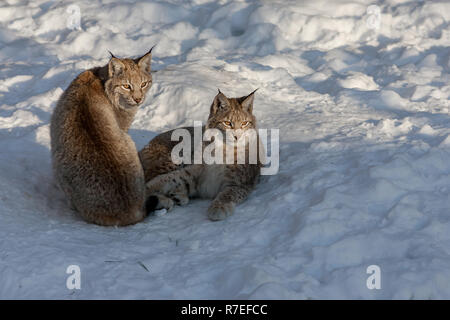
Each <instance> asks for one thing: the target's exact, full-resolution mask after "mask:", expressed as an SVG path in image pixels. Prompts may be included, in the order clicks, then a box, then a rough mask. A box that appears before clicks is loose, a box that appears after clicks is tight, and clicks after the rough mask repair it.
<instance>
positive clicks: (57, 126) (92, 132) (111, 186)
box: [50, 50, 152, 226]
mask: <svg viewBox="0 0 450 320" xmlns="http://www.w3.org/2000/svg"><path fill="white" fill-rule="evenodd" d="M150 63H151V50H150V51H149V52H148V53H146V54H145V55H144V56H142V57H140V58H138V59H119V58H116V57H114V56H112V57H111V59H110V61H109V63H108V64H107V65H106V66H104V67H97V68H93V69H90V70H87V71H84V72H83V73H81V74H80V75H79V76H78V77H77V78H76V79H75V80H73V81H72V83H71V84H70V85H69V87H68V88H67V89H66V91H64V93H63V94H62V96H61V97H60V99H59V101H58V103H57V105H56V108H55V110H54V112H53V115H52V119H51V125H50V135H51V152H52V163H53V169H54V174H55V177H56V180H57V182H58V183H59V185H60V186H61V188H62V190H63V191H64V192H65V194H66V196H67V198H68V200H69V202H70V204H71V206H72V207H73V208H74V209H75V210H77V211H78V212H79V213H80V214H81V216H82V217H83V218H84V219H85V220H86V221H88V222H92V223H96V224H99V225H105V226H115V225H118V226H124V225H129V224H133V223H136V222H138V221H140V220H142V219H143V218H144V217H145V212H144V210H143V207H144V201H145V180H144V171H143V169H142V165H141V162H140V160H139V157H138V152H137V150H136V147H135V144H134V142H133V140H131V138H130V136H129V135H128V134H127V132H128V128H129V127H130V125H131V122H132V121H133V119H134V115H135V114H136V112H137V110H138V108H139V105H141V104H142V102H143V101H144V98H145V94H146V93H147V91H148V90H149V88H150V87H151V85H152V76H151V74H150Z"/></svg>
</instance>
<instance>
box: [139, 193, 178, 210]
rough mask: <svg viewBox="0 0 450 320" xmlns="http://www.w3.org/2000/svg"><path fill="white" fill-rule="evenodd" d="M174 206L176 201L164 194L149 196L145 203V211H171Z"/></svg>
mask: <svg viewBox="0 0 450 320" xmlns="http://www.w3.org/2000/svg"><path fill="white" fill-rule="evenodd" d="M173 206H174V201H173V200H172V199H170V198H167V197H166V196H164V195H162V194H152V195H149V196H148V198H147V201H146V202H145V211H146V212H147V214H148V213H150V212H153V211H155V210H160V209H166V210H167V211H170V210H171V209H172V208H173Z"/></svg>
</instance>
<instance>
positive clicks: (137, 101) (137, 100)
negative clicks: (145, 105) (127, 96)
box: [133, 98, 142, 103]
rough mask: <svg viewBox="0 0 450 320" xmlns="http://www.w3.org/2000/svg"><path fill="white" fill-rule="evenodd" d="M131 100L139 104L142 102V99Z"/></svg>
mask: <svg viewBox="0 0 450 320" xmlns="http://www.w3.org/2000/svg"><path fill="white" fill-rule="evenodd" d="M133 99H134V101H135V102H136V103H140V102H141V101H142V98H133Z"/></svg>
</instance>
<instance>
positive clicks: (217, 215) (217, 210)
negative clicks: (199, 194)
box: [208, 202, 234, 221]
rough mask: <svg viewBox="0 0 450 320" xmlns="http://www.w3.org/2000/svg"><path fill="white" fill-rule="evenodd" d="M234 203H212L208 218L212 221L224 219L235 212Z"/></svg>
mask: <svg viewBox="0 0 450 320" xmlns="http://www.w3.org/2000/svg"><path fill="white" fill-rule="evenodd" d="M233 211H234V204H233V203H230V202H227V203H214V202H213V203H212V204H211V206H210V207H209V208H208V218H209V219H210V220H212V221H219V220H223V219H225V218H226V217H229V216H231V215H232V214H233Z"/></svg>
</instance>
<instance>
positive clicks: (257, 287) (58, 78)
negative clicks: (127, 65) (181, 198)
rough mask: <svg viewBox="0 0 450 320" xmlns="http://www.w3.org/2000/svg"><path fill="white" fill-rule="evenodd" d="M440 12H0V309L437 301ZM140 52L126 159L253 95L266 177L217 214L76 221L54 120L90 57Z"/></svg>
mask: <svg viewBox="0 0 450 320" xmlns="http://www.w3.org/2000/svg"><path fill="white" fill-rule="evenodd" d="M73 4H75V5H77V6H78V8H79V9H80V13H81V26H80V27H81V28H80V29H79V30H72V29H70V28H68V23H69V21H71V20H70V19H72V17H73V16H71V15H73V11H69V12H68V11H67V9H68V7H69V6H70V5H73ZM370 5H378V6H379V8H380V11H381V20H380V24H379V28H378V29H376V28H374V27H373V24H371V23H370V21H371V20H370V19H369V18H372V19H373V18H374V17H370V14H367V8H368V7H369V6H370ZM375 18H376V17H375ZM449 19H450V2H449V1H447V0H440V1H439V0H435V1H406V0H404V1H397V0H386V1H382V0H378V1H376V0H373V1H366V0H347V1H338V0H333V1H330V0H328V1H325V0H318V1H302V0H298V1H250V0H248V1H228V0H219V1H209V0H192V1H181V0H180V1H178V0H170V1H164V2H163V1H139V0H129V1H113V0H89V1H87V0H84V1H80V0H78V1H76V2H70V1H51V0H33V1H24V0H3V1H2V2H1V3H0V150H1V153H0V241H1V242H0V298H2V299H6V298H8V299H9V298H12V299H16V298H24V299H35V298H43V299H56V298H59V299H100V298H114V299H131V298H136V299H188V298H192V299H234V298H237V299H335V298H340V299H440V298H447V299H449V298H450V209H449V208H450V200H449V199H450V198H449V193H450V177H449V174H450V161H449V156H450V116H449V95H450V84H449V70H450V48H449V47H448V44H449V43H450V28H449ZM372 22H373V21H372ZM155 44H157V46H156V47H155V49H154V51H153V52H154V55H153V64H152V67H153V70H154V84H153V87H152V88H151V90H150V91H149V94H148V96H147V99H146V101H145V103H144V105H143V106H142V107H141V109H140V110H139V112H138V114H137V116H136V119H135V121H134V123H133V125H132V129H131V130H130V134H131V136H132V137H133V139H134V140H135V141H136V145H137V146H138V148H141V147H142V146H144V145H145V144H146V143H147V142H148V141H149V140H150V139H151V138H152V137H154V136H155V134H157V133H160V132H162V131H165V130H168V129H172V128H175V127H178V126H183V125H192V124H193V121H195V120H202V121H205V120H206V117H207V115H208V111H209V106H210V103H211V101H212V99H213V97H214V95H215V94H216V92H217V88H220V89H221V91H223V92H224V93H225V94H226V95H228V96H230V97H233V96H242V95H245V94H248V93H249V92H251V91H252V90H254V89H256V88H259V90H258V91H257V93H256V98H255V106H254V110H255V114H256V116H257V118H258V119H259V127H260V128H268V129H271V128H279V129H280V169H279V172H278V173H277V174H276V175H272V176H264V177H263V178H262V179H261V182H260V184H259V185H258V186H257V188H256V189H255V190H254V192H253V193H252V194H251V196H250V197H249V199H248V200H247V201H246V202H244V203H243V204H242V205H239V206H238V207H237V209H236V212H235V214H234V215H233V216H232V217H229V218H228V219H226V220H224V221H221V222H211V221H209V220H208V219H207V215H206V209H207V206H208V203H209V201H207V200H194V201H192V202H191V203H190V204H189V205H188V206H187V207H176V208H175V209H174V210H172V211H170V212H168V213H167V214H164V215H162V214H158V215H154V216H151V217H149V218H147V219H146V220H145V221H144V222H142V223H139V224H136V225H134V226H130V227H124V228H106V227H100V226H96V225H92V224H87V223H85V222H84V221H83V220H81V218H80V217H79V216H78V215H77V214H76V213H75V212H73V211H71V210H70V209H69V207H68V205H67V204H66V201H65V198H64V195H63V194H62V193H61V191H59V190H58V189H57V188H56V187H55V184H54V180H53V177H52V171H51V161H50V150H49V149H50V139H49V120H50V116H51V113H52V110H53V108H54V106H55V103H56V101H57V99H58V98H59V96H60V94H61V93H62V92H63V90H64V89H65V88H66V87H67V86H68V84H69V83H70V82H71V81H72V80H73V79H74V78H75V77H76V75H77V74H79V73H80V72H82V71H83V70H85V69H87V68H90V67H93V66H97V65H104V64H106V63H107V61H108V59H109V54H108V51H107V50H111V51H112V52H113V53H114V54H115V55H117V56H121V57H124V56H138V55H140V54H143V53H145V52H146V51H147V50H148V49H149V48H150V47H152V46H153V45H155ZM69 265H78V266H79V267H80V269H81V289H80V290H77V289H68V288H67V287H66V280H67V278H68V277H69V274H67V273H66V269H67V267H68V266H69ZM370 265H378V266H379V267H380V269H381V289H380V290H376V289H374V290H369V289H368V288H367V286H366V280H367V278H368V277H369V274H367V273H366V269H367V267H368V266H370Z"/></svg>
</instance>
